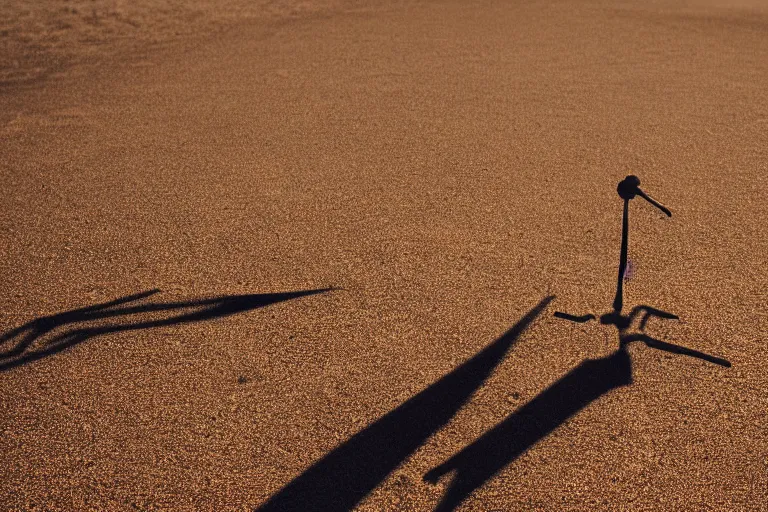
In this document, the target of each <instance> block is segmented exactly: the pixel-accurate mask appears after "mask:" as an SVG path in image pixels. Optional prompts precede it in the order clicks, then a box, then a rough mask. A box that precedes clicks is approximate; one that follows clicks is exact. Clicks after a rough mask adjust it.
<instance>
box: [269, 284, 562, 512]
mask: <svg viewBox="0 0 768 512" xmlns="http://www.w3.org/2000/svg"><path fill="white" fill-rule="evenodd" d="M553 298H554V297H547V298H545V299H543V300H542V301H541V302H539V304H538V305H537V306H536V307H534V308H533V309H532V310H531V311H529V312H528V314H526V315H525V316H524V317H523V318H522V319H521V320H520V321H519V322H518V323H517V324H516V325H514V326H513V327H512V328H511V329H509V330H508V331H507V332H506V333H505V334H504V335H503V336H501V337H500V338H499V339H497V340H496V341H494V342H493V343H492V344H490V345H489V346H488V347H486V348H485V349H483V350H482V351H481V352H479V353H478V354H477V355H475V356H474V357H473V358H472V359H470V360H468V361H467V362H465V363H464V364H462V365H461V366H459V367H458V368H456V369H455V370H454V371H452V372H451V373H449V374H448V375H445V376H444V377H443V378H441V379H440V380H438V381H437V382H435V383H434V384H432V385H431V386H429V387H428V388H426V389H425V390H424V391H422V392H421V393H419V394H417V395H415V396H414V397H413V398H411V399H410V400H408V401H406V402H404V403H403V404H401V405H400V406H399V407H397V408H396V409H393V410H392V411H390V412H389V413H387V414H386V415H384V416H383V417H381V418H380V419H379V420H377V421H376V422H375V423H373V424H371V425H369V426H368V427H366V428H365V429H364V430H362V431H360V432H358V433H357V434H355V435H354V436H352V437H351V438H350V439H349V440H347V441H346V442H344V443H343V444H342V445H340V446H338V447H337V448H335V449H334V450H333V451H331V452H330V453H329V454H327V455H326V456H325V457H323V458H322V459H321V460H319V461H318V462H316V463H315V464H314V465H312V467H310V468H309V469H307V470H306V471H305V472H304V473H302V474H301V475H299V476H298V477H296V479H294V480H293V481H292V482H290V483H289V484H288V485H286V486H285V487H283V489H282V490H280V491H279V492H278V493H277V494H275V495H274V496H272V498H271V499H270V500H269V501H267V502H266V503H265V504H263V505H262V506H261V507H259V508H257V509H256V510H257V511H262V512H267V511H270V512H271V511H281V512H282V511H310V510H316V511H342V510H351V509H352V508H354V507H355V506H356V505H357V504H358V503H359V502H360V501H361V500H362V499H363V498H365V497H366V496H367V495H368V494H369V493H370V492H371V491H372V490H373V489H374V488H375V487H376V486H377V485H379V484H380V483H381V482H382V481H383V480H384V479H385V478H386V477H387V475H388V474H389V473H391V472H392V471H393V470H394V469H395V468H397V467H398V466H399V465H400V464H402V463H403V461H404V460H405V459H406V458H407V457H408V456H410V455H411V454H412V453H414V452H415V451H416V450H417V449H418V448H419V447H420V446H421V445H422V444H423V443H424V442H425V441H426V440H427V439H428V438H429V437H430V436H431V435H432V434H434V433H435V432H437V431H438V430H439V429H440V428H442V427H443V426H444V425H445V424H447V423H448V421H450V419H451V418H453V416H454V415H455V414H456V413H457V412H458V411H459V410H460V409H461V408H462V406H463V405H464V404H465V403H466V402H467V401H468V400H469V398H470V397H471V396H472V394H473V393H474V392H475V391H476V390H477V389H478V388H480V386H482V384H483V383H484V382H485V381H486V379H487V378H488V377H489V376H490V375H491V374H492V373H493V371H494V370H495V369H496V367H497V366H498V365H499V363H500V362H501V361H502V360H503V359H504V356H505V355H506V354H507V352H508V351H509V349H510V347H512V345H513V344H514V343H515V341H516V340H517V339H518V337H519V336H520V334H521V333H522V332H523V331H525V329H526V328H527V327H528V326H529V325H530V324H531V322H533V320H534V319H535V318H536V317H537V316H538V315H539V314H540V313H541V312H542V311H543V310H544V308H545V307H546V306H547V304H549V303H550V301H551V300H552V299H553Z"/></svg>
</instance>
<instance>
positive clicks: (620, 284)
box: [613, 199, 629, 313]
mask: <svg viewBox="0 0 768 512" xmlns="http://www.w3.org/2000/svg"><path fill="white" fill-rule="evenodd" d="M628 246H629V199H624V218H623V219H622V221H621V257H620V259H619V279H618V281H617V283H616V297H615V298H614V299H613V310H614V311H615V312H617V313H621V309H622V308H623V307H624V273H625V272H626V271H627V251H628Z"/></svg>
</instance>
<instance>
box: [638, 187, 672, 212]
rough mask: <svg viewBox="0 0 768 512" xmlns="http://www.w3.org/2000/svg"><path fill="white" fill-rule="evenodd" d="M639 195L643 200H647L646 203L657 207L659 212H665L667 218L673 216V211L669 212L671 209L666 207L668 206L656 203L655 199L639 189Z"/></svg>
mask: <svg viewBox="0 0 768 512" xmlns="http://www.w3.org/2000/svg"><path fill="white" fill-rule="evenodd" d="M637 195H639V196H640V197H642V198H643V199H645V200H646V201H648V202H649V203H651V204H652V205H653V206H655V207H656V208H658V209H659V210H661V211H663V212H664V213H666V214H667V217H671V216H672V212H671V211H669V208H667V207H666V206H664V205H663V204H661V203H659V202H658V201H656V200H655V199H653V198H652V197H651V196H649V195H648V194H646V193H645V192H643V191H642V190H640V189H639V188H638V189H637Z"/></svg>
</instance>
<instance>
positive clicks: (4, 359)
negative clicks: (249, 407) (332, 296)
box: [0, 288, 333, 371]
mask: <svg viewBox="0 0 768 512" xmlns="http://www.w3.org/2000/svg"><path fill="white" fill-rule="evenodd" d="M330 290H333V288H326V289H319V290H302V291H296V292H284V293H267V294H251V295H230V296H220V297H214V298H210V299H202V300H196V301H187V302H165V303H163V302H154V303H146V304H138V305H133V306H130V307H122V308H116V307H115V306H119V305H123V304H127V303H129V302H135V301H138V300H141V299H145V298H147V297H149V296H151V295H154V294H155V293H157V292H158V291H159V290H149V291H146V292H142V293H138V294H134V295H128V296H126V297H121V298H118V299H115V300H113V301H110V302H105V303H102V304H96V305H94V306H88V307H84V308H79V309H74V310H71V311H66V312H64V313H58V314H55V315H50V316H44V317H40V318H37V319H35V320H33V321H31V322H28V323H26V324H25V325H23V326H21V327H18V328H16V329H12V330H10V331H8V332H6V333H4V334H2V335H0V345H2V344H5V343H13V342H15V345H14V346H13V347H12V348H11V349H9V350H6V351H4V352H0V371H6V370H10V369H12V368H16V367H18V366H21V365H23V364H26V363H30V362H32V361H36V360H38V359H42V358H43V357H46V356H49V355H53V354H55V353H58V352H61V351H63V350H65V349H67V348H69V347H72V346H73V345H76V344H78V343H81V342H83V341H86V340H88V339H90V338H94V337H96V336H101V335H104V334H110V333H115V332H121V331H134V330H141V329H150V328H154V327H163V326H171V325H177V324H184V323H192V322H201V321H205V320H212V319H214V318H222V317H225V316H230V315H234V314H237V313H242V312H245V311H249V310H252V309H258V308H262V307H265V306H268V305H270V304H274V303H277V302H282V301H286V300H290V299H295V298H298V297H304V296H308V295H314V294H318V293H324V292H327V291H330ZM155 312H170V313H171V316H168V317H166V318H161V319H156V320H144V321H141V320H137V319H135V317H133V315H138V314H143V313H155ZM106 318H110V319H116V320H123V321H125V320H126V319H133V322H127V323H114V324H109V325H101V326H95V327H78V325H82V324H83V323H86V322H90V321H94V320H102V319H106ZM66 327H71V328H70V329H69V330H64V332H62V333H60V334H57V335H55V336H52V337H51V338H50V339H47V340H46V341H45V343H44V345H43V347H44V348H40V349H37V350H28V349H29V348H30V347H31V346H32V345H33V344H34V343H35V341H37V340H38V339H41V338H44V337H46V336H48V335H49V334H51V333H53V331H55V330H57V329H60V328H66Z"/></svg>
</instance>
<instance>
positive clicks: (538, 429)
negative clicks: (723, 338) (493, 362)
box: [424, 176, 731, 512]
mask: <svg viewBox="0 0 768 512" xmlns="http://www.w3.org/2000/svg"><path fill="white" fill-rule="evenodd" d="M639 184H640V180H639V179H638V178H637V177H636V176H627V178H625V179H624V180H623V181H622V182H621V183H619V186H618V192H619V196H620V197H621V198H622V199H623V200H624V214H623V219H622V237H621V254H620V257H619V273H618V277H617V283H616V296H615V298H614V301H613V310H612V311H610V312H608V313H605V314H603V315H601V316H600V319H599V320H600V323H601V324H603V325H611V326H614V327H616V329H617V331H618V338H619V348H618V349H617V350H616V351H615V352H614V353H612V354H611V355H609V356H607V357H604V358H601V359H588V360H585V361H584V362H582V363H581V364H580V365H579V366H577V367H576V368H574V369H573V370H571V372H569V373H568V374H566V375H565V376H564V377H563V378H561V379H560V380H559V381H557V382H556V383H555V384H553V385H552V386H550V387H549V388H548V389H546V390H544V391H542V392H541V393H540V394H539V395H538V396H537V397H536V398H534V399H533V400H531V401H530V402H528V403H527V404H526V405H524V406H523V407H521V408H520V409H519V410H517V411H516V412H514V413H513V414H511V415H509V416H508V417H507V419H505V420H504V421H502V422H501V423H499V424H498V425H497V426H495V427H494V428H493V429H491V430H489V431H488V432H486V433H485V434H483V435H482V436H481V437H480V438H478V439H477V440H476V441H475V442H473V443H472V444H470V445H469V446H467V447H466V448H464V449H463V450H461V451H460V452H459V453H457V454H456V455H454V456H453V457H451V458H450V459H449V460H447V461H446V462H444V463H443V464H440V465H439V466H437V467H435V468H433V469H432V470H430V471H428V472H427V474H426V475H424V480H426V481H429V482H432V483H436V482H437V481H438V480H439V479H440V478H441V477H442V476H443V475H446V474H448V473H454V475H453V478H452V480H451V482H450V484H449V485H448V489H447V490H446V491H445V494H444V495H443V498H442V500H441V501H440V503H438V505H437V507H436V508H435V511H436V512H447V511H451V510H454V509H455V508H456V507H458V506H459V505H460V504H461V503H462V502H463V501H464V500H465V499H467V497H469V495H470V494H472V493H473V492H474V491H475V490H476V489H478V488H480V487H481V486H482V485H483V484H485V482H487V481H488V480H490V479H491V478H493V476H494V475H496V474H497V473H498V472H499V471H501V470H502V469H504V468H505V467H506V466H507V465H509V464H511V463H512V462H513V461H514V460H515V459H517V458H518V457H519V456H520V455H522V454H523V453H524V452H525V451H526V450H528V449H529V448H531V447H532V446H533V445H535V444H536V443H538V442H539V441H541V440H542V439H544V438H545V437H546V436H548V435H549V434H550V433H552V431H554V430H555V429H556V428H557V427H559V426H560V425H562V424H563V423H565V422H566V421H568V419H569V418H571V417H572V416H573V415H575V414H576V413H578V412H579V411H580V410H582V409H584V408H585V407H587V406H589V405H590V404H591V403H592V402H594V401H595V400H597V399H598V398H600V397H601V396H603V395H605V394H606V393H608V392H610V391H611V390H614V389H617V388H620V387H622V386H628V385H630V384H632V361H631V359H630V356H629V353H628V352H627V345H629V344H630V343H633V342H637V341H639V342H642V343H644V344H645V345H647V346H648V347H650V348H654V349H657V350H662V351H665V352H671V353H674V354H680V355H686V356H690V357H695V358H698V359H702V360H705V361H708V362H710V363H714V364H717V365H720V366H725V367H730V366H731V363H730V362H728V361H727V360H725V359H722V358H719V357H715V356H711V355H708V354H705V353H703V352H699V351H697V350H693V349H689V348H686V347H681V346H678V345H673V344H671V343H667V342H664V341H661V340H657V339H655V338H652V337H651V336H649V335H647V334H645V332H644V331H645V328H646V325H647V323H648V320H649V319H650V318H652V317H656V318H662V319H668V320H676V319H677V318H678V317H677V316H676V315H673V314H672V313H667V312H666V311H662V310H660V309H656V308H654V307H651V306H645V305H643V306H636V307H634V308H633V309H632V310H631V311H629V312H628V313H627V314H622V309H623V306H624V295H623V280H624V276H625V272H626V268H627V247H628V243H629V201H630V200H631V199H632V198H634V197H635V196H636V195H639V196H640V197H643V198H644V199H646V200H647V201H649V202H650V203H651V204H653V205H654V206H656V207H657V208H659V209H661V210H662V211H663V212H664V213H665V214H666V215H667V216H672V213H671V212H670V211H669V210H668V209H667V208H666V207H664V206H662V205H661V204H659V203H657V202H656V201H655V200H653V199H651V198H650V197H649V196H647V195H646V194H645V193H644V192H642V191H641V190H640V188H639ZM555 316H556V317H558V318H562V319H565V320H569V321H571V322H576V323H584V322H588V321H590V320H597V317H596V316H595V315H594V314H591V313H590V314H585V315H571V314H568V313H562V312H559V311H558V312H556V313H555ZM638 318H639V321H638V322H637V323H638V324H639V325H638V327H637V330H635V331H633V330H632V329H631V327H632V326H633V324H634V323H636V320H638Z"/></svg>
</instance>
